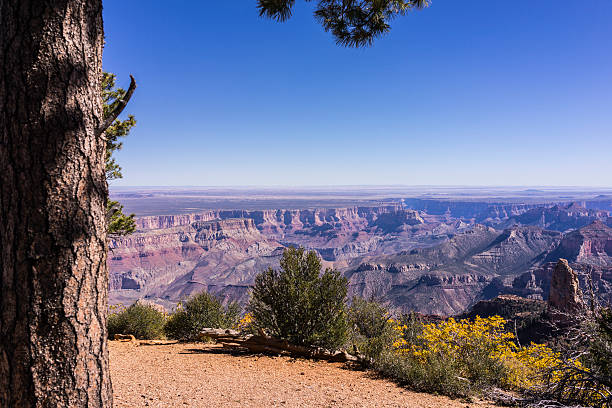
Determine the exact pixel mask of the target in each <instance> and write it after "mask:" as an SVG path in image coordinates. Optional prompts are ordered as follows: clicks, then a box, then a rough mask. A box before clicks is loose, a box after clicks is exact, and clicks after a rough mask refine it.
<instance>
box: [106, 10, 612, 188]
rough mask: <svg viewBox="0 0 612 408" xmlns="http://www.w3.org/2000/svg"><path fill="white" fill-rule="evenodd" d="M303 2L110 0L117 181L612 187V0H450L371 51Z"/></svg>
mask: <svg viewBox="0 0 612 408" xmlns="http://www.w3.org/2000/svg"><path fill="white" fill-rule="evenodd" d="M296 3H297V4H296V8H295V12H294V16H293V17H292V19H291V20H289V21H288V22H286V23H282V24H281V23H275V22H272V21H269V20H265V19H262V18H259V17H258V15H257V10H256V8H255V1H254V0H248V1H247V0H236V1H215V2H212V1H177V2H168V1H167V0H164V1H157V0H149V1H146V2H145V1H140V0H130V1H124V0H122V1H119V0H105V1H104V7H105V9H104V24H105V33H106V48H105V51H104V69H105V70H107V71H111V72H114V73H116V74H118V76H119V83H120V84H122V85H123V86H127V84H128V82H129V79H128V75H129V74H133V75H134V76H135V78H136V80H137V82H138V85H139V86H138V89H137V91H136V93H135V95H134V97H133V98H132V102H130V104H129V105H128V107H127V108H126V111H127V112H129V113H132V114H134V115H135V116H136V119H137V120H138V125H137V126H136V128H135V129H134V130H133V132H132V133H131V134H130V136H129V137H128V138H127V139H126V140H125V146H124V150H123V151H121V152H120V153H119V154H118V155H117V158H118V160H119V163H120V164H121V165H122V166H123V168H124V176H125V178H124V179H123V180H119V181H116V182H114V185H118V186H119V185H122V186H127V185H139V186H143V185H156V186H160V185H197V186H230V185H242V186H244V185H289V186H291V185H294V186H303V185H364V184H384V185H390V184H405V185H425V184H440V185H574V186H580V185H582V186H612V48H611V47H612V46H611V44H612V24H610V21H612V1H610V0H589V1H588V2H577V1H569V0H562V1H559V0H537V1H530V2H506V1H491V0H472V1H468V2H466V1H457V0H433V3H432V6H431V7H430V8H428V9H425V10H423V11H418V12H414V13H411V14H410V15H408V16H405V17H401V18H399V19H397V20H395V21H394V22H393V28H392V30H391V32H390V33H389V34H387V35H386V36H385V37H383V38H381V39H379V40H378V41H376V43H375V44H374V46H373V47H371V48H366V49H345V48H340V47H338V46H336V45H335V43H334V40H333V38H332V37H331V35H330V34H328V33H325V32H324V31H323V29H322V28H321V27H320V26H319V25H318V24H317V23H316V22H315V21H314V20H313V19H312V5H311V4H308V3H306V2H304V1H300V0H297V1H296Z"/></svg>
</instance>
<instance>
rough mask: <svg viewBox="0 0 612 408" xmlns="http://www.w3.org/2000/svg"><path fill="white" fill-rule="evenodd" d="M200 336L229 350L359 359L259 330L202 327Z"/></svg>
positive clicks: (355, 360)
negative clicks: (302, 344)
mask: <svg viewBox="0 0 612 408" xmlns="http://www.w3.org/2000/svg"><path fill="white" fill-rule="evenodd" d="M200 337H201V338H211V339H214V340H216V341H217V343H220V344H221V345H222V346H223V348H224V349H229V350H240V349H243V350H245V349H246V350H248V351H250V352H252V353H269V354H285V355H289V356H291V357H305V358H312V359H316V360H326V361H333V362H341V363H345V362H349V361H351V362H360V361H361V359H360V358H359V357H357V356H353V355H351V354H349V353H347V352H346V351H337V352H335V353H333V352H330V351H328V350H325V349H322V348H318V347H307V346H298V345H295V344H291V343H289V342H288V341H286V340H281V339H277V338H275V337H271V336H267V335H265V334H264V333H261V332H260V333H259V334H258V335H251V334H249V335H241V334H240V332H238V331H236V330H223V329H204V330H202V331H201V332H200Z"/></svg>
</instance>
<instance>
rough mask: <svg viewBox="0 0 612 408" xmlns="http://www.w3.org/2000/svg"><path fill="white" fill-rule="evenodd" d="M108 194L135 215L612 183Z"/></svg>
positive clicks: (516, 194) (522, 196) (561, 193)
mask: <svg viewBox="0 0 612 408" xmlns="http://www.w3.org/2000/svg"><path fill="white" fill-rule="evenodd" d="M111 197H112V198H113V199H115V200H118V201H120V202H121V204H123V205H124V206H125V211H126V212H128V213H134V214H136V215H137V216H148V215H175V214H187V213H196V212H199V211H204V210H236V209H238V210H264V209H305V208H342V207H353V206H378V205H384V204H398V203H401V202H402V200H403V199H407V198H420V199H434V200H450V201H481V202H482V201H485V202H491V203H493V202H497V203H538V204H539V203H552V202H555V203H558V202H571V201H584V200H598V199H612V187H605V188H604V187H503V186H499V187H496V186H488V187H472V186H333V187H327V186H325V187H316V186H315V187H189V186H187V187H113V186H111Z"/></svg>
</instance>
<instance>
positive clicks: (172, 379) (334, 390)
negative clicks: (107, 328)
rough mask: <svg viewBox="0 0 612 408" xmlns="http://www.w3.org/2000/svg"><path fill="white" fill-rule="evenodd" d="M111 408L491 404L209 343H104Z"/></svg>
mask: <svg viewBox="0 0 612 408" xmlns="http://www.w3.org/2000/svg"><path fill="white" fill-rule="evenodd" d="M110 366H111V374H112V380H113V390H114V395H115V407H181V406H184V407H281V406H282V407H432V408H436V407H440V408H442V407H445V408H459V407H461V408H465V407H482V408H484V407H492V405H490V404H488V403H486V402H484V401H476V402H471V403H468V402H465V401H461V400H452V399H449V398H446V397H442V396H434V395H429V394H422V393H415V392H411V391H408V390H406V389H404V388H402V387H399V386H398V385H396V384H394V383H393V382H390V381H387V380H385V379H381V378H378V377H377V376H376V375H375V374H374V373H372V372H368V371H360V370H353V369H347V368H346V367H345V366H344V365H343V364H340V363H327V362H319V361H311V360H305V359H292V358H289V357H270V356H261V355H235V354H234V355H232V354H227V353H226V352H225V351H224V350H223V349H221V348H220V347H219V346H217V345H209V344H184V343H170V344H163V343H155V342H151V343H147V342H143V343H140V344H139V343H130V342H127V343H126V342H116V341H111V342H110Z"/></svg>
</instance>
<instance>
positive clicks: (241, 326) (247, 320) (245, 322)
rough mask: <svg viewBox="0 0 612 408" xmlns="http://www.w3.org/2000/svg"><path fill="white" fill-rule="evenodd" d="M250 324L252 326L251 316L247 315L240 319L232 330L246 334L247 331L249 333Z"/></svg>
mask: <svg viewBox="0 0 612 408" xmlns="http://www.w3.org/2000/svg"><path fill="white" fill-rule="evenodd" d="M252 324H253V314H252V313H247V314H245V315H244V316H243V317H242V319H240V320H239V321H238V323H237V324H236V325H235V326H234V328H235V329H236V330H240V331H242V332H248V331H251V329H252Z"/></svg>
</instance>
